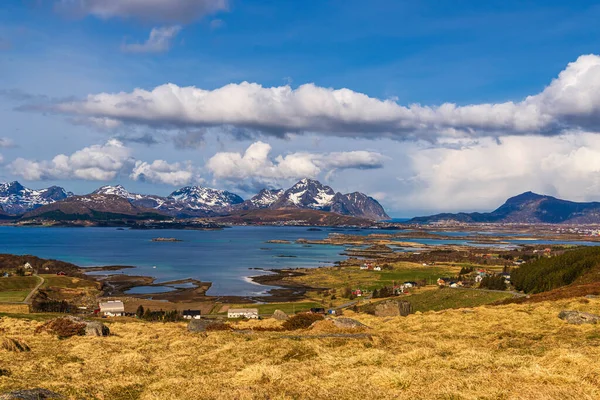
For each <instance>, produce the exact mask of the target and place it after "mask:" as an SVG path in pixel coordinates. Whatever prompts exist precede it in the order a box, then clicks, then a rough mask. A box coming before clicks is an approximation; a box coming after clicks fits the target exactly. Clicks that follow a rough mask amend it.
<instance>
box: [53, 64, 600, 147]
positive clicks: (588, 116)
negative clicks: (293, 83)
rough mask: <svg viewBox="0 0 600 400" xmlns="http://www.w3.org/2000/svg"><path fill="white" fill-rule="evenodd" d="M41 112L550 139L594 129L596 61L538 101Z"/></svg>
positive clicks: (327, 130)
mask: <svg viewBox="0 0 600 400" xmlns="http://www.w3.org/2000/svg"><path fill="white" fill-rule="evenodd" d="M42 109H44V110H48V109H49V110H52V111H54V112H58V113H64V114H69V115H76V116H87V117H95V118H108V119H110V120H116V121H121V122H124V123H129V124H138V125H146V126H151V127H160V128H182V127H187V128H189V127H196V128H201V127H212V126H225V127H236V128H240V129H246V130H250V131H260V132H261V133H263V134H267V135H276V136H282V135H284V134H286V133H302V132H317V133H323V134H330V135H337V136H350V137H364V138H380V137H391V138H395V139H403V140H404V139H417V138H418V139H428V140H434V139H439V138H473V137H486V136H496V137H497V136H501V135H527V134H543V135H553V134H559V133H562V132H564V131H565V130H568V129H576V128H587V129H591V128H600V56H596V55H587V56H581V57H579V58H578V59H577V61H575V62H573V63H571V64H569V65H568V66H567V68H566V69H565V70H564V71H562V72H561V73H560V74H559V76H558V78H556V79H555V80H554V81H552V83H551V84H550V85H549V86H548V87H547V88H545V89H544V90H543V91H542V92H541V93H539V94H536V95H533V96H529V97H527V98H525V99H523V100H522V101H520V102H505V103H490V104H473V105H466V106H457V105H456V104H451V103H444V104H442V105H440V106H423V105H418V104H413V105H409V106H403V105H400V104H398V103H397V102H396V101H394V100H392V99H386V100H381V99H377V98H373V97H369V96H367V95H366V94H363V93H358V92H354V91H352V90H350V89H339V90H334V89H331V88H324V87H319V86H316V85H314V84H306V85H302V86H300V87H298V88H297V89H292V88H291V87H290V86H280V87H271V88H267V87H263V86H261V85H259V84H256V83H248V82H242V83H240V84H229V85H226V86H223V87H221V88H217V89H214V90H204V89H199V88H196V87H179V86H177V85H174V84H165V85H162V86H158V87H156V88H154V89H153V90H151V91H148V90H144V89H135V90H134V91H133V92H130V93H125V92H121V93H100V94H92V95H89V96H88V97H87V98H85V99H82V100H75V101H62V102H58V103H52V104H47V105H46V106H45V107H42Z"/></svg>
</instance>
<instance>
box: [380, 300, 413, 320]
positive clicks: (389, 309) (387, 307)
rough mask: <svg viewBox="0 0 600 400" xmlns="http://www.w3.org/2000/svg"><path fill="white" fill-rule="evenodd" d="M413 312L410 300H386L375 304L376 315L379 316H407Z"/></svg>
mask: <svg viewBox="0 0 600 400" xmlns="http://www.w3.org/2000/svg"><path fill="white" fill-rule="evenodd" d="M410 313H412V306H411V304H410V303H409V302H408V301H403V300H386V301H382V302H381V303H379V304H377V305H376V306H375V315H376V316H378V317H399V316H402V317H406V316H407V315H408V314H410Z"/></svg>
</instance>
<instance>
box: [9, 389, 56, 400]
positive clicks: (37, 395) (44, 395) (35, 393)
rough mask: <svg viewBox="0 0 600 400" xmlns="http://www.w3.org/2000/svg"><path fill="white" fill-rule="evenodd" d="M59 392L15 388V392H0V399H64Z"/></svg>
mask: <svg viewBox="0 0 600 400" xmlns="http://www.w3.org/2000/svg"><path fill="white" fill-rule="evenodd" d="M62 398H63V396H61V395H60V394H58V393H54V392H51V391H50V390H48V389H25V390H15V391H13V392H9V393H4V394H0V400H44V399H62Z"/></svg>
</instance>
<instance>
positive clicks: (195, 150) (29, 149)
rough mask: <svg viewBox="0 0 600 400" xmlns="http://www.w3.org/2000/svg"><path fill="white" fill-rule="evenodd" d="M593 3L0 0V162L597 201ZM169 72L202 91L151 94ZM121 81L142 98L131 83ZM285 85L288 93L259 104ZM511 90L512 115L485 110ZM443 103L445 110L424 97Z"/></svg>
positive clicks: (99, 177)
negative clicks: (575, 106)
mask: <svg viewBox="0 0 600 400" xmlns="http://www.w3.org/2000/svg"><path fill="white" fill-rule="evenodd" d="M150 3H151V4H150ZM594 3H595V2H592V1H589V2H588V1H574V2H564V1H543V2H542V1H486V2H481V1H477V2H476V1H452V2H449V1H421V2H404V1H370V2H362V1H361V2H359V1H354V0H346V1H302V2H300V1H285V2H282V1H242V0H173V1H166V0H152V1H151V2H148V3H147V4H146V5H142V6H140V4H141V3H140V0H106V1H103V2H99V1H98V0H78V1H72V0H47V1H41V0H40V1H20V0H19V1H17V0H7V1H4V2H3V3H2V6H0V90H1V91H2V92H1V93H2V94H3V96H1V97H0V118H1V119H2V121H3V124H2V132H0V137H3V138H4V141H3V142H0V143H4V144H3V145H2V146H3V147H4V148H1V149H0V153H1V154H2V159H3V164H2V165H1V166H0V179H1V180H14V179H17V180H19V181H21V182H22V183H24V184H25V185H26V186H30V187H34V188H36V187H45V186H48V185H51V184H59V185H62V186H64V187H66V188H67V189H69V190H72V191H74V192H76V193H86V192H89V191H91V190H93V189H95V188H96V187H98V186H101V185H103V184H114V183H121V184H123V185H125V186H126V187H127V188H128V189H130V190H132V191H139V192H144V193H150V192H152V193H157V194H167V193H169V192H171V191H173V190H174V189H176V188H177V187H178V186H180V185H183V184H203V185H206V186H213V187H217V188H225V189H230V190H233V191H236V192H238V193H240V194H241V195H243V196H245V197H247V196H249V195H251V194H252V193H253V192H254V191H256V189H257V188H259V187H261V186H271V187H276V186H284V187H285V186H286V185H290V184H291V183H293V182H294V181H295V180H297V179H298V178H299V177H300V176H301V175H303V174H309V175H311V177H315V178H318V179H321V180H323V181H324V182H327V183H328V184H330V185H331V186H332V187H333V188H334V189H336V190H340V191H354V190H359V191H364V192H366V193H369V194H371V195H373V196H375V197H377V198H378V199H379V200H380V201H381V202H382V204H383V205H384V206H385V207H386V209H388V210H390V213H391V214H394V215H397V216H404V215H407V216H408V215H414V214H420V213H428V212H434V211H445V210H448V211H455V210H459V209H468V210H470V209H490V208H494V207H495V206H497V205H498V204H499V203H501V202H502V200H503V199H504V198H506V197H508V196H511V195H514V194H517V193H518V192H520V191H525V190H536V191H540V192H542V191H543V192H546V193H548V194H552V195H558V196H562V197H566V198H571V199H574V200H592V199H595V200H597V199H600V182H599V181H598V178H597V175H598V172H600V171H599V169H600V168H597V166H596V162H595V161H593V160H594V159H595V158H596V156H597V155H600V144H598V141H597V136H596V132H597V131H598V126H597V125H598V124H597V122H598V118H597V117H595V116H596V115H598V110H599V109H600V108H598V105H599V104H600V98H599V97H598V96H594V94H593V93H592V94H590V93H588V92H587V91H588V90H591V89H594V88H596V86H595V85H597V86H600V83H599V82H600V79H599V78H598V77H599V76H600V72H598V68H599V67H598V65H600V61H598V60H597V57H595V56H590V57H591V58H583V59H580V56H582V55H593V54H598V53H599V52H600V49H599V47H600V24H598V23H597V21H598V20H600V5H597V4H594ZM165 4H166V6H165ZM165 7H166V8H165ZM153 31H154V32H155V39H156V40H154V41H153V40H149V37H150V36H151V32H153ZM569 63H574V64H572V68H571V69H570V70H569V69H568V68H569V67H568V66H569ZM561 71H566V72H565V74H563V75H564V76H565V78H563V79H562V80H561V79H560V78H559V74H560V73H561ZM581 71H583V72H581ZM573 79H575V80H576V82H575V83H573ZM242 82H249V83H251V84H258V85H260V86H261V88H262V89H264V90H259V89H257V88H255V87H252V88H249V87H244V86H240V84H241V83H242ZM553 82H555V88H554V89H552V84H553ZM167 83H172V84H174V85H176V89H173V88H171V90H176V91H177V92H179V89H181V88H188V87H195V88H196V89H198V90H201V92H194V91H193V90H191V89H190V90H188V91H181V94H176V95H174V96H173V97H172V98H171V96H170V95H169V94H165V93H164V92H163V91H160V92H157V93H154V94H152V93H153V92H152V90H153V89H155V88H157V87H161V85H165V84H167ZM305 84H313V86H311V87H310V88H306V89H307V90H304V91H299V88H302V87H303V86H302V85H305ZM227 85H234V86H230V87H228V86H227ZM286 85H287V86H289V90H290V91H291V92H290V93H287V92H286V93H285V94H281V93H279V92H277V94H274V93H273V92H274V91H273V90H270V88H280V87H285V86H286ZM549 85H550V86H549ZM223 87H228V88H230V89H231V90H226V91H225V94H223V95H221V94H220V93H221V92H223V90H221V89H222V88H223ZM565 87H567V88H570V89H569V90H564V88H565ZM136 88H139V89H143V90H145V91H147V93H146V94H143V95H142V97H146V96H149V97H148V98H145V99H144V105H143V106H140V104H136V105H133V102H135V101H137V100H136V99H139V98H140V97H139V96H133V97H127V95H128V94H131V93H132V92H133V91H134V90H136ZM546 88H550V89H552V90H550V89H548V90H546ZM340 89H348V91H349V92H340V91H339V90H340ZM184 92H185V93H184ZM595 92H598V91H595ZM102 93H105V94H107V95H109V96H112V97H102V98H100V97H93V98H92V100H93V101H90V100H89V99H90V97H88V96H97V95H99V94H102ZM148 93H149V94H148ZM186 93H187V94H186ZM565 93H567V94H568V95H569V96H574V97H569V98H566V97H565V96H566V95H565ZM217 94H219V95H217ZM542 94H543V95H542ZM204 95H207V96H208V97H207V100H206V101H207V102H208V103H209V105H208V106H206V107H208V108H210V109H208V108H207V109H204V108H202V107H200V106H199V105H198V104H197V103H195V101H196V100H195V99H196V98H197V97H198V96H204ZM211 95H212V96H211ZM536 95H539V96H537V97H536V98H535V99H533V100H531V101H525V100H526V98H527V96H536ZM246 96H247V97H246ZM281 96H284V97H285V96H288V97H291V98H293V100H290V101H289V102H287V103H286V102H284V103H283V104H282V105H281V109H280V110H277V112H275V111H273V112H272V113H271V112H270V111H271V109H270V107H273V105H272V104H271V101H276V103H274V104H280V103H279V101H280V99H281ZM578 96H579V97H578ZM126 97H127V100H126V104H125V106H123V105H122V104H121V103H120V102H121V101H124V99H125V98H126ZM288 97H286V98H288ZM365 97H367V98H368V99H372V100H375V101H367V100H364V99H365ZM86 99H88V101H86ZM240 99H246V100H248V99H250V100H248V101H247V102H246V101H245V100H244V101H241V100H240ZM274 99H275V100H274ZM117 100H118V101H117ZM104 101H107V103H104ZM115 101H116V102H117V103H119V104H117V105H116V106H115V104H116V103H115ZM363 101H364V102H363ZM510 101H512V102H513V104H517V106H515V107H513V108H511V110H510V111H508V112H509V113H510V114H511V115H512V116H511V117H507V116H506V115H505V113H504V111H502V110H503V108H502V107H499V108H502V110H500V111H499V108H498V107H496V108H494V110H493V111H489V110H488V109H487V108H486V107H484V105H486V104H488V105H489V104H491V105H502V104H505V103H506V102H510ZM306 102H310V104H311V106H314V109H310V110H309V109H308V108H310V107H308V106H306ZM332 102H334V103H335V104H332ZM386 102H387V103H386ZM390 102H391V103H393V104H392V105H390V104H389V103H390ZM150 103H151V105H148V104H150ZM448 103H451V104H454V105H455V106H456V107H457V108H458V109H456V110H453V111H451V112H444V111H443V110H439V109H438V107H439V106H441V105H443V104H448ZM525 103H527V104H525ZM530 103H531V104H530ZM98 104H100V105H99V106H98V107H95V106H96V105H98ZM203 104H204V103H203ZM315 104H317V105H320V106H315ZM412 104H420V105H421V106H422V107H426V108H427V110H426V111H423V110H422V109H411V108H410V106H411V105H412ZM570 104H583V105H585V104H588V105H589V104H591V108H590V107H588V108H585V107H584V106H583V105H582V108H580V109H571V108H570ZM91 105H94V107H92V106H91ZM394 105H396V106H401V107H403V108H402V109H400V108H398V107H394ZM472 105H475V106H481V107H479V108H477V109H476V110H471V109H466V108H464V107H466V106H472ZM146 106H148V108H145V107H146ZM461 106H463V108H461ZM127 107H131V108H130V109H127ZM199 107H200V108H199ZM261 107H262V108H261ZM307 107H308V108H307ZM329 107H331V109H330V108H329ZM390 107H392V108H393V109H390ZM511 107H512V106H511ZM124 108H126V109H127V110H126V111H127V112H126V115H122V114H121V113H122V112H125V111H124ZM532 108H535V110H536V111H535V113H533V111H531V110H532ZM584 108H585V109H584ZM405 109H408V110H409V111H406V112H405ZM431 110H433V111H431ZM525 110H527V114H524V113H525V112H526V111H525ZM430 111H431V112H432V113H433V114H431V115H430ZM136 112H139V114H136ZM363 112H364V115H362V113H363ZM471 112H472V113H473V115H471V114H469V115H468V116H465V115H466V113H471ZM449 113H450V114H449ZM530 113H531V114H530ZM358 114H361V115H360V116H357V115H358ZM409 114H410V115H409ZM434 114H435V115H434ZM524 115H525V116H524ZM524 120H526V121H527V123H523V121H524ZM220 121H222V122H223V123H220ZM408 125H410V126H408ZM248 149H250V151H249V152H246V151H247V150H248ZM245 152H246V154H247V157H244V153H245ZM597 153H598V154H597ZM59 155H63V156H62V157H59V158H58V159H55V157H56V156H59ZM585 160H590V161H589V162H584V161H585ZM158 161H160V162H158ZM580 164H586V165H587V166H586V167H582V166H581V165H580ZM240 171H242V172H240ZM465 175H466V176H465ZM490 186H491V187H490Z"/></svg>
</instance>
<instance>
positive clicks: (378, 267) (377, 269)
mask: <svg viewBox="0 0 600 400" xmlns="http://www.w3.org/2000/svg"><path fill="white" fill-rule="evenodd" d="M373 270H374V271H381V267H380V266H379V265H378V266H376V267H375V268H373Z"/></svg>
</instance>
